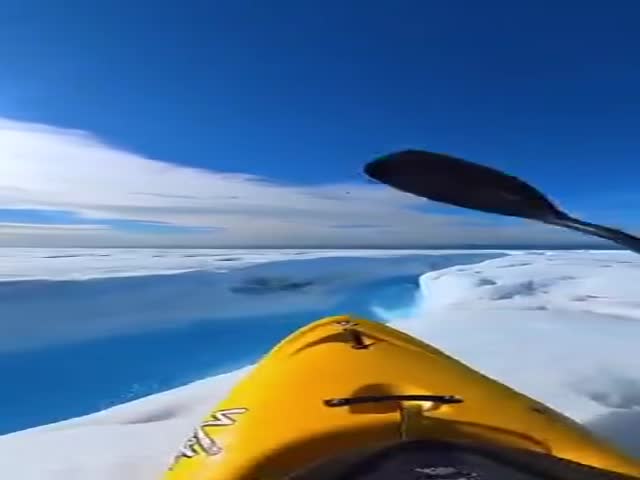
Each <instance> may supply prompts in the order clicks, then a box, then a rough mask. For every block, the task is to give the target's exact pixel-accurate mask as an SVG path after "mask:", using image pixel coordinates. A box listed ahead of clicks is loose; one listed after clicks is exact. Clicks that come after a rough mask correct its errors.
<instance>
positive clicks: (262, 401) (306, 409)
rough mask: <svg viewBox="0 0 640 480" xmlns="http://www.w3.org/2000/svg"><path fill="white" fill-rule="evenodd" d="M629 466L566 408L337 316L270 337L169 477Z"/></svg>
mask: <svg viewBox="0 0 640 480" xmlns="http://www.w3.org/2000/svg"><path fill="white" fill-rule="evenodd" d="M470 333H471V332H470ZM621 474H624V475H625V476H622V475H621ZM411 475H413V476H411ZM626 475H631V476H636V477H640V463H639V462H637V461H635V460H633V459H632V458H629V457H627V456H626V455H625V454H623V453H622V452H620V451H618V450H617V449H616V448H615V447H614V446H612V445H610V444H608V443H606V442H605V441H603V440H601V439H599V438H596V437H595V436H594V435H593V434H592V433H591V432H589V431H588V430H587V429H585V428H584V427H582V426H581V425H580V424H578V423H576V422H574V421H573V420H571V419H569V418H567V417H565V416H564V415H562V414H560V413H558V412H556V411H554V410H552V409H551V408H549V407H547V406H546V405H544V404H542V403H540V402H537V401H535V400H533V399H531V398H529V397H527V396H525V395H522V394H520V393H518V392H516V391H514V390H513V389H511V388H509V387H507V386H505V385H503V384H501V383H499V382H497V381H495V380H492V379H490V378H488V377H487V376H485V375H482V374H480V373H478V372H476V371H475V370H473V369H471V368H469V367H468V366H466V365H464V364H463V363H461V362H459V361H457V360H455V359H453V358H452V357H450V356H448V355H446V354H445V353H443V352H441V351H439V350H437V349H436V348H434V347H432V346H430V345H428V344H426V343H424V342H421V341H419V340H417V339H415V338H413V337H411V336H409V335H406V334H404V333H402V332H399V331H397V330H395V329H393V328H391V327H388V326H386V325H383V324H381V323H377V322H371V321H368V320H363V319H360V318H354V317H347V316H343V317H332V318H326V319H323V320H319V321H317V322H314V323H312V324H310V325H308V326H306V327H303V328H302V329H300V330H298V331H297V332H295V333H293V334H292V335H290V336H289V337H288V338H286V339H285V340H284V341H283V342H281V343H280V344H279V345H278V346H276V347H275V348H274V349H273V350H272V351H271V352H270V353H269V354H268V355H267V356H266V357H265V358H264V359H263V360H262V361H261V362H260V363H259V364H258V365H257V366H256V368H255V369H254V370H253V371H252V372H251V373H250V374H249V375H248V376H247V377H246V378H245V379H243V380H242V381H241V382H240V383H238V384H237V385H236V387H235V388H234V390H233V391H232V392H231V393H230V395H229V396H228V397H227V398H226V399H225V400H223V401H222V402H221V404H220V405H218V406H217V407H216V408H215V409H214V410H213V411H212V412H211V413H210V414H209V415H208V416H207V418H205V419H204V420H203V422H202V423H201V424H200V425H198V426H197V428H196V429H195V430H194V432H193V434H192V435H191V436H190V437H189V438H188V439H187V440H186V441H185V442H184V444H183V445H182V447H181V448H180V449H179V451H178V453H177V455H176V457H175V459H174V462H173V463H172V465H171V467H170V470H169V472H168V474H167V476H166V480H196V479H197V480H214V479H228V480H250V479H251V480H256V479H260V480H262V479H264V480H272V479H273V480H275V479H287V478H289V479H298V480H307V479H308V480H311V479H314V480H315V479H321V478H322V479H343V478H344V479H347V478H357V479H371V480H374V479H375V480H383V479H384V480H387V479H392V478H397V479H399V480H402V479H404V478H407V479H408V478H416V479H417V478H420V479H427V478H443V479H454V478H455V479H460V478H465V479H466V478H469V479H471V478H478V479H482V478H487V479H489V478H490V479H502V478H504V479H507V478H509V479H514V480H515V479H523V480H525V479H554V478H576V479H585V480H586V479H598V480H604V479H615V478H626Z"/></svg>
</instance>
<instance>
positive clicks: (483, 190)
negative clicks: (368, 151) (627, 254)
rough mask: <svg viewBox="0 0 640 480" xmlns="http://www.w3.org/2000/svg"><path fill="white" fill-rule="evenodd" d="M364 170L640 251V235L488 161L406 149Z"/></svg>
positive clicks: (437, 196)
mask: <svg viewBox="0 0 640 480" xmlns="http://www.w3.org/2000/svg"><path fill="white" fill-rule="evenodd" d="M364 171H365V173H366V174H367V175H368V176H369V177H371V178H373V179H374V180H377V181H379V182H382V183H385V184H387V185H389V186H391V187H394V188H396V189H398V190H402V191H403V192H408V193H412V194H414V195H417V196H419V197H424V198H428V199H429V200H434V201H436V202H442V203H448V204H450V205H456V206H458V207H463V208H470V209H473V210H480V211H483V212H489V213H497V214H499V215H508V216H511V217H521V218H528V219H530V220H537V221H540V222H544V223H548V224H551V225H556V226H559V227H563V228H568V229H570V230H577V231H579V232H582V233H584V234H587V235H592V236H595V237H600V238H604V239H607V240H610V241H612V242H615V243H618V244H619V245H622V246H623V247H625V248H628V249H629V250H632V251H634V252H636V253H640V238H638V237H635V236H633V235H630V234H628V233H626V232H624V231H622V230H618V229H615V228H611V227H606V226H603V225H597V224H595V223H589V222H585V221H582V220H579V219H577V218H573V217H571V216H569V215H567V214H566V213H565V212H563V211H562V210H560V209H558V208H557V207H556V206H555V205H554V204H553V203H551V201H550V200H549V199H548V198H547V197H545V196H544V195H543V194H542V193H541V192H539V191H538V190H536V189H535V188H533V187H532V186H531V185H529V184H528V183H526V182H524V181H522V180H520V179H519V178H516V177H514V176H511V175H507V174H506V173H503V172H501V171H499V170H495V169H493V168H490V167H486V166H484V165H479V164H477V163H472V162H469V161H467V160H462V159H460V158H456V157H451V156H449V155H444V154H441V153H432V152H425V151H421V150H406V151H404V152H397V153H392V154H390V155H386V156H384V157H380V158H378V159H376V160H374V161H373V162H371V163H368V164H367V165H366V166H365V169H364Z"/></svg>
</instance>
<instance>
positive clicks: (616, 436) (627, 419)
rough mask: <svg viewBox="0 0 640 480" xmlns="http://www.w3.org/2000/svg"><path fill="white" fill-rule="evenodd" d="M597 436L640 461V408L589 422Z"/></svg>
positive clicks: (610, 414)
mask: <svg viewBox="0 0 640 480" xmlns="http://www.w3.org/2000/svg"><path fill="white" fill-rule="evenodd" d="M586 425H587V427H589V428H590V429H591V430H592V431H593V432H595V433H596V434H598V435H600V436H602V437H604V438H606V439H608V440H609V441H611V442H613V443H614V444H616V445H618V446H619V447H620V448H622V449H624V450H625V451H626V452H627V453H629V454H630V455H632V456H634V457H636V458H638V459H640V408H637V409H631V410H618V411H614V412H611V413H608V414H606V415H602V416H601V417H598V418H596V419H594V420H591V421H590V422H588V423H587V424H586Z"/></svg>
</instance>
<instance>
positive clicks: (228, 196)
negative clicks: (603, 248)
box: [0, 119, 575, 246]
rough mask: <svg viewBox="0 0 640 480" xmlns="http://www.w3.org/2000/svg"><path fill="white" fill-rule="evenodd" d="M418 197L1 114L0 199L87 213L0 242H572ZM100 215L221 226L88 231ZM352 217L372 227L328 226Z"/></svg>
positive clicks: (6, 228)
mask: <svg viewBox="0 0 640 480" xmlns="http://www.w3.org/2000/svg"><path fill="white" fill-rule="evenodd" d="M420 204H422V205H424V200H422V199H419V198H417V197H413V196H410V195H407V194H404V193H401V192H397V191H394V190H392V189H389V188H386V187H383V186H380V185H372V184H366V183H364V182H363V183H362V184H334V185H319V186H304V187H302V186H296V185H287V184H280V183H277V182H274V181H270V180H268V179H265V178H261V177H257V176H254V175H249V174H243V173H228V172H218V171H211V170H204V169H197V168H191V167H187V166H182V165H176V164H171V163H167V162H162V161H158V160H153V159H148V158H145V157H143V156H140V155H137V154H134V153H130V152H126V151H123V150H120V149H118V148H115V147H112V146H109V145H107V144H105V143H103V142H101V141H100V140H99V139H98V138H96V137H94V136H92V135H90V134H88V133H86V132H82V131H76V130H67V129H60V128H54V127H50V126H46V125H38V124H31V123H24V122H18V121H13V120H8V119H0V206H1V207H2V208H31V209H49V210H66V211H71V212H74V213H76V214H77V215H80V216H82V217H85V218H88V219H92V220H91V221H92V222H93V221H94V220H95V225H90V226H86V225H85V226H82V227H81V228H68V227H67V226H60V225H58V226H54V225H25V226H23V227H18V226H16V224H11V225H9V224H0V245H43V246H51V245H59V244H67V245H87V246H91V245H98V244H100V245H105V246H107V245H145V244H146V245H170V244H181V245H204V246H206V245H211V246H217V245H234V246H243V245H257V246H270V245H283V244H287V245H292V246H304V245H316V246H318V245H327V246H336V245H362V244H368V245H380V246H381V245H403V244H424V245H428V244H430V243H432V244H433V243H449V242H454V243H468V242H476V241H477V242H489V243H508V242H518V241H523V240H524V241H529V242H531V241H532V240H535V241H538V238H535V239H533V238H532V237H531V236H532V234H534V235H539V239H540V240H541V241H544V240H549V241H554V240H557V239H562V238H571V239H574V238H575V237H573V236H571V237H566V236H565V235H563V234H562V233H559V232H558V231H557V230H552V229H548V228H544V227H542V228H539V227H533V226H530V225H522V226H515V227H512V226H508V227H500V228H499V229H494V228H490V225H489V224H478V222H477V221H474V222H473V223H471V222H467V221H463V220H461V219H460V217H454V216H445V215H437V214H435V213H433V214H426V213H422V212H419V211H417V210H416V209H415V208H413V207H415V206H418V205H420ZM107 218H108V219H114V218H115V219H129V220H138V221H147V222H166V223H169V224H171V225H175V226H184V227H217V228H220V229H222V230H217V231H215V232H209V233H206V232H199V233H173V234H166V233H162V234H159V233H153V234H152V233H130V232H129V233H128V232H121V231H117V230H114V229H108V228H104V227H101V228H98V227H100V225H99V224H100V219H107ZM0 220H1V218H0ZM351 224H355V225H371V228H357V229H349V228H334V227H335V226H336V225H338V226H345V225H351ZM377 226H380V227H384V228H379V227H377ZM67 242H68V243H67Z"/></svg>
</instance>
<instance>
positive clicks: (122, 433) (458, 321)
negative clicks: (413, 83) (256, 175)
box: [0, 252, 640, 480]
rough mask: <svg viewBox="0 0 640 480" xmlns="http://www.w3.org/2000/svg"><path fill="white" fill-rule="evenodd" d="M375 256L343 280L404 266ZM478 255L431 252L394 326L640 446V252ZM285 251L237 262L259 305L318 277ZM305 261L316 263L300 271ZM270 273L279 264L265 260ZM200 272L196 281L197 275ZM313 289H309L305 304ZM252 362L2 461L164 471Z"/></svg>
mask: <svg viewBox="0 0 640 480" xmlns="http://www.w3.org/2000/svg"><path fill="white" fill-rule="evenodd" d="M321 256H322V257H323V258H324V259H320V260H312V259H309V260H311V265H313V266H311V265H309V268H311V269H312V270H313V271H314V275H313V282H316V283H317V282H318V280H317V279H318V278H321V279H326V278H334V277H332V275H333V276H335V274H336V272H337V270H336V268H337V267H336V266H335V265H336V264H335V263H334V262H339V261H340V260H335V259H331V258H329V255H328V254H322V255H321ZM398 258H400V257H396V258H395V260H393V262H396V263H395V265H394V266H393V268H398V269H399V271H400V272H401V273H402V272H404V273H405V274H411V273H416V272H415V270H412V268H410V266H409V265H410V264H413V263H415V262H416V260H417V257H407V263H403V261H402V260H399V259H398ZM369 260H371V259H370V258H369V259H366V261H364V260H358V259H355V258H353V255H352V256H351V258H348V259H347V258H345V259H342V261H343V262H345V263H344V264H345V265H349V269H348V271H350V270H351V269H353V270H354V272H353V275H354V277H351V276H349V275H345V273H344V272H345V270H339V272H340V283H339V284H340V285H341V287H340V288H356V287H358V286H362V285H363V284H366V282H365V280H364V277H358V275H359V273H358V272H357V271H355V270H362V269H366V268H369V267H367V266H366V265H368V264H369V265H371V266H370V270H371V272H372V274H373V277H375V276H376V275H381V276H382V275H383V273H379V274H378V273H377V272H379V271H381V270H384V269H388V268H391V267H392V264H391V263H388V259H387V260H382V261H381V263H380V264H379V265H378V266H375V265H376V261H373V262H372V263H369ZM460 260H463V258H460ZM466 260H467V264H466V265H456V266H453V267H452V266H450V265H452V257H451V256H449V257H448V259H447V260H446V261H445V260H442V259H441V260H440V264H439V265H438V264H437V263H438V262H434V261H433V260H432V259H429V262H427V263H428V265H427V267H428V268H424V270H425V271H428V270H432V269H435V268H439V270H437V271H431V272H428V273H426V274H424V275H422V277H421V278H420V286H421V290H422V296H421V297H420V300H419V302H418V304H417V305H415V306H414V308H412V309H411V317H412V318H405V319H396V320H394V321H393V322H392V324H393V325H394V326H396V327H398V328H400V329H402V330H405V331H407V332H409V333H412V334H414V335H416V336H418V337H420V338H423V339H425V340H427V341H429V342H431V343H433V344H435V345H436V346H438V347H440V348H444V349H445V350H447V351H448V352H450V353H451V354H453V355H454V356H456V357H458V358H460V359H462V360H464V361H466V362H468V363H469V364H471V365H472V366H473V367H475V368H478V369H480V370H481V371H483V372H484V373H486V374H488V375H490V376H492V377H494V378H497V379H499V380H502V381H505V382H507V383H509V384H510V385H512V386H513V387H515V388H517V389H519V390H521V391H523V392H525V393H527V394H529V395H532V396H534V397H536V398H538V399H540V400H542V401H544V402H546V403H548V404H550V405H552V406H553V407H555V408H558V409H560V410H561V411H563V412H564V413H566V414H568V415H570V416H572V417H573V418H575V419H577V420H579V421H582V422H584V423H585V424H587V425H588V426H590V427H591V428H593V429H594V430H596V431H598V432H600V433H601V434H603V435H606V436H608V437H609V438H613V439H614V440H615V441H617V442H618V443H619V444H620V445H622V446H623V447H625V448H627V449H628V450H629V451H631V452H632V453H635V454H636V455H638V456H640V440H639V437H638V435H637V432H638V431H640V356H639V355H637V352H636V347H637V339H638V338H640V318H639V317H638V311H637V307H638V304H637V291H636V288H635V286H636V285H638V284H640V261H638V260H636V257H635V256H633V255H632V254H627V253H624V252H584V253H575V252H547V253H541V252H537V253H535V254H530V253H521V254H518V255H512V256H502V257H499V258H491V259H487V258H477V259H476V260H475V262H473V263H469V260H470V258H467V259H466ZM314 262H318V263H316V264H314ZM359 262H362V263H359ZM425 262H426V261H425ZM279 263H281V262H277V263H272V264H270V265H271V267H269V270H270V269H271V268H272V267H273V270H270V271H269V275H268V278H270V279H271V280H259V281H257V282H256V281H255V279H256V278H261V277H256V275H255V273H256V272H255V271H254V272H251V269H252V268H259V267H257V266H255V265H254V266H253V267H251V266H249V267H247V268H241V269H238V270H237V272H243V271H244V272H245V274H246V276H245V274H241V273H235V272H236V270H232V271H230V272H228V273H227V275H230V276H234V275H238V276H237V277H234V281H233V282H232V284H233V285H240V286H242V285H244V286H245V287H247V286H248V287H249V288H248V290H247V289H246V288H245V289H244V292H243V291H242V288H241V291H240V292H236V293H234V295H243V296H244V297H243V298H244V302H245V303H246V304H247V305H248V304H251V305H254V302H258V304H259V305H260V308H263V306H265V305H266V303H268V302H269V298H270V297H271V295H272V294H274V293H273V292H271V290H273V291H276V292H278V293H275V295H286V296H287V299H288V300H287V303H286V307H287V308H289V303H288V302H289V299H292V298H293V296H296V295H301V294H302V295H303V296H304V293H303V292H304V291H305V289H307V288H310V287H311V285H305V284H304V282H307V281H311V280H309V278H308V273H309V271H308V270H307V268H306V267H303V265H305V264H306V263H307V262H306V261H305V262H302V263H298V264H297V265H296V266H293V265H292V262H282V265H281V266H278V264H279ZM263 266H265V267H266V265H263ZM378 269H379V270H378ZM300 271H304V272H306V273H305V274H304V275H302V276H301V275H299V274H295V272H300ZM259 273H260V275H265V271H259ZM198 274H199V273H198ZM180 276H182V275H178V276H177V277H180ZM345 277H346V278H345ZM378 278H380V277H378ZM247 280H248V282H247ZM369 280H370V278H369ZM243 282H244V283H243ZM363 282H364V283H363ZM197 283H198V281H196V279H193V285H196V284H197ZM316 283H314V284H313V285H314V286H315V285H316ZM320 283H321V282H320ZM253 290H256V291H253ZM261 290H265V291H269V292H270V293H268V294H264V292H260V291H261ZM331 291H332V289H331V288H328V289H327V290H322V289H321V292H323V294H322V295H319V298H328V297H329V294H328V292H331ZM258 292H260V293H258ZM316 293H318V292H316ZM313 297H314V298H315V294H314V295H313ZM273 298H274V297H271V300H273ZM276 298H278V297H276ZM306 300H309V298H305V299H303V300H300V302H301V303H300V304H299V306H300V308H302V303H304V301H306ZM291 301H292V302H293V303H292V304H291V305H294V307H292V308H295V305H296V304H295V302H294V301H293V300H291ZM260 302H262V303H260ZM276 303H278V302H276ZM225 308H227V307H225ZM229 308H230V307H229ZM336 313H338V312H336ZM225 314H226V313H225ZM238 314H239V312H238ZM2 318H3V321H4V317H2ZM105 321H106V320H105ZM67 340H68V337H67ZM249 368H251V367H246V368H245V369H242V370H239V371H235V372H233V373H230V374H226V375H220V376H216V377H212V378H208V379H205V380H202V381H198V382H195V383H192V384H190V385H187V386H184V387H181V388H178V389H175V390H172V391H168V392H164V393H160V394H157V395H153V396H150V397H147V398H144V399H141V400H137V401H135V402H131V403H128V404H124V405H120V406H118V407H115V408H112V409H109V410H106V411H103V412H100V413H97V414H93V415H89V416H86V417H83V418H78V419H73V420H70V421H66V422H61V423H57V424H53V425H48V426H44V427H39V428H36V429H32V430H27V431H23V432H18V433H15V434H11V435H6V436H3V437H0V471H2V472H3V473H4V474H5V475H7V476H8V478H20V479H24V480H36V479H38V480H40V479H52V480H57V479H61V480H62V479H64V480H74V479H83V480H84V479H86V478H91V479H92V480H93V479H113V478H118V479H122V480H134V479H135V480H152V479H158V478H160V477H161V475H162V472H163V470H164V469H165V468H166V466H167V464H168V462H169V459H170V458H171V457H172V456H173V454H174V453H175V450H176V448H177V447H178V445H179V444H180V443H181V441H182V440H183V438H184V437H185V436H186V435H187V433H188V432H189V431H190V430H191V428H192V427H193V425H194V424H195V423H196V422H197V421H198V420H199V419H200V417H201V416H202V414H203V413H204V412H205V411H206V410H207V409H208V408H211V407H212V406H213V405H214V404H215V403H216V402H217V401H218V400H219V399H220V398H222V397H223V396H224V394H225V393H226V392H227V391H228V389H229V388H230V386H231V385H232V384H233V383H234V382H235V381H236V380H237V379H238V378H240V377H241V376H242V375H243V374H245V373H246V371H247V369H249ZM453 393H455V392H453ZM45 404H46V403H44V402H43V405H45Z"/></svg>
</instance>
